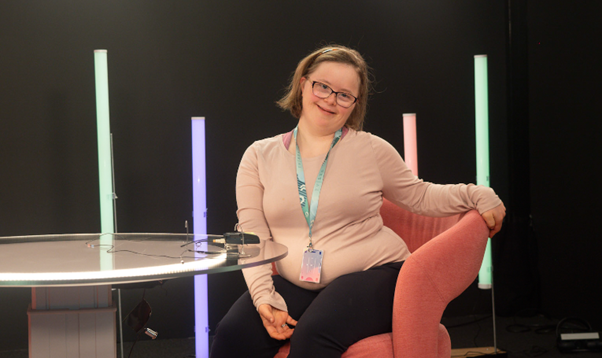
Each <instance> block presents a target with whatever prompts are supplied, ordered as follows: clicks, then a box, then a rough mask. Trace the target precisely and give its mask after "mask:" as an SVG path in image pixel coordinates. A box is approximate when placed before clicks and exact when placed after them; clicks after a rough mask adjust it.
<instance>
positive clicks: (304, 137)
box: [289, 123, 334, 158]
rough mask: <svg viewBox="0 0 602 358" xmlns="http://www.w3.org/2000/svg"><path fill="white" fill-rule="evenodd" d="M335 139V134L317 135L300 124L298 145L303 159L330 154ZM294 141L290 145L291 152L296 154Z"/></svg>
mask: <svg viewBox="0 0 602 358" xmlns="http://www.w3.org/2000/svg"><path fill="white" fill-rule="evenodd" d="M333 138H334V133H316V132H315V131H311V130H309V129H308V128H305V126H303V125H302V123H299V128H298V130H297V141H296V143H297V146H298V147H299V152H300V153H301V157H303V158H313V157H317V156H320V155H325V154H326V153H328V150H329V149H330V145H331V144H332V139H333ZM292 139H293V140H291V144H290V145H289V152H291V153H293V154H294V153H295V150H296V146H295V138H292Z"/></svg>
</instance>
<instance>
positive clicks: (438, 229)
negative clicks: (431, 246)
mask: <svg viewBox="0 0 602 358" xmlns="http://www.w3.org/2000/svg"><path fill="white" fill-rule="evenodd" d="M380 215H381V216H382V218H383V223H384V225H385V226H386V227H388V228H390V229H391V230H393V231H395V233H397V235H399V236H400V237H401V238H402V239H403V241H404V242H405V243H406V244H407V245H408V249H409V250H410V252H414V251H416V250H417V249H418V248H419V247H420V246H422V245H424V244H425V243H427V242H428V241H429V240H430V239H432V238H434V237H435V236H437V235H439V234H440V233H442V232H444V231H445V230H447V229H449V228H450V227H452V226H454V224H456V223H457V222H458V221H460V219H461V218H462V216H464V215H465V214H464V213H463V214H458V215H453V216H447V217H441V218H434V217H429V216H423V215H418V214H414V213H411V212H409V211H407V210H405V209H402V208H400V207H399V206H397V205H395V204H393V203H392V202H390V201H389V200H387V199H383V206H382V207H381V209H380Z"/></svg>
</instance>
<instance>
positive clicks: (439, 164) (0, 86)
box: [0, 0, 602, 349]
mask: <svg viewBox="0 0 602 358" xmlns="http://www.w3.org/2000/svg"><path fill="white" fill-rule="evenodd" d="M601 16H602V2H600V1H598V0H591V1H579V2H573V1H568V0H565V1H562V0H531V1H514V0H509V1H502V0H495V1H493V0H492V1H482V0H462V1H453V2H452V1H443V0H440V1H435V0H428V1H425V0H408V1H378V2H366V1H327V2H324V1H297V2H281V1H252V2H251V1H248V2H247V1H232V0H229V1H217V0H216V1H184V0H183V1H158V0H153V1H151V0H144V1H143V0H130V1H122V0H108V1H102V2H88V1H76V0H71V1H68V0H55V1H51V2H47V1H41V0H40V1H18V0H4V1H2V2H0V236H9V235H28V234H47V233H79V232H98V231H99V230H100V220H99V216H100V213H99V204H98V169H97V166H98V162H97V146H96V108H95V93H94V62H93V50H94V49H107V50H108V63H109V91H110V107H111V131H112V133H113V140H114V152H115V180H116V191H117V195H118V197H119V199H118V200H117V215H118V229H119V231H121V232H184V231H185V229H184V221H185V220H189V221H191V212H192V198H191V196H192V185H191V176H192V170H191V167H190V163H191V154H190V153H191V143H190V117H193V116H204V117H206V121H207V123H206V126H207V144H206V150H207V206H208V231H209V232H210V233H223V232H226V231H230V230H232V227H233V225H234V224H235V223H236V203H235V196H234V182H235V176H236V171H237V167H238V163H239V160H240V158H241V156H242V153H243V152H244V150H245V149H246V147H247V146H248V145H250V144H251V143H252V142H253V141H254V140H257V139H261V138H265V137H268V136H272V135H276V134H279V133H282V132H285V131H288V130H290V129H292V128H293V127H294V126H295V120H294V119H293V118H292V117H291V116H290V115H289V114H288V113H284V112H282V111H280V110H279V109H278V108H277V107H276V106H275V104H274V102H275V101H276V100H277V99H279V97H280V96H281V95H282V94H283V89H284V87H285V86H286V84H287V80H288V79H289V76H290V74H291V73H292V71H293V70H294V68H295V66H296V64H297V62H298V61H299V60H300V59H301V58H302V57H304V56H305V55H306V54H307V53H309V52H310V51H312V50H314V49H315V48H316V47H318V46H320V45H323V44H326V43H331V42H334V43H340V44H343V45H347V46H351V47H353V48H356V49H357V50H358V51H360V52H361V53H362V54H364V55H365V57H366V59H367V61H368V63H369V65H370V66H371V67H372V68H373V74H374V78H375V90H376V91H375V93H374V95H373V96H372V98H371V101H370V107H369V112H368V117H367V120H366V124H365V130H367V131H369V132H372V133H374V134H376V135H378V136H381V137H383V138H384V139H386V140H388V141H389V142H390V143H392V144H393V145H394V146H395V147H396V148H397V149H398V150H399V151H400V153H401V154H402V155H403V130H402V127H403V120H402V114H403V113H411V112H415V113H417V116H418V155H419V172H420V176H421V177H422V178H424V179H425V180H428V181H432V182H437V183H458V182H464V183H468V182H474V181H475V175H476V169H475V155H474V150H475V143H474V142H475V140H474V76H473V56H474V55H476V54H487V55H488V59H489V105H490V108H489V118H490V145H491V186H492V187H493V188H494V189H495V190H496V191H497V192H498V194H499V195H500V197H501V198H502V200H504V202H505V203H506V206H507V208H508V218H507V220H506V224H505V227H504V230H503V232H501V233H500V234H499V235H498V236H496V240H494V263H495V267H496V271H495V280H496V291H495V292H496V309H497V311H498V313H499V314H501V315H514V314H524V312H525V311H526V310H528V311H530V312H542V313H544V314H547V315H549V316H552V317H556V318H563V317H566V316H578V317H581V318H583V319H586V320H588V321H590V323H592V324H593V325H594V327H595V328H596V329H598V330H599V329H602V310H601V308H600V304H599V303H600V302H601V301H602V294H601V293H600V292H601V290H600V289H599V288H598V287H597V284H598V282H599V281H598V280H599V278H600V273H601V272H602V264H601V263H600V262H601V260H600V259H599V256H600V249H601V244H600V235H599V234H598V230H597V228H596V223H597V222H599V221H598V220H599V214H598V213H597V211H598V210H597V209H598V205H595V204H598V203H599V202H600V198H601V195H600V189H599V186H598V185H597V182H596V181H597V180H596V179H597V177H598V176H597V173H598V172H599V169H598V168H597V167H598V165H597V161H596V160H597V159H598V158H599V157H600V154H601V153H600V152H601V150H600V145H599V144H598V142H597V140H598V138H599V137H600V134H601V130H600V129H601V128H600V127H601V124H600V123H601V122H600V119H601V118H600V102H601V101H600V93H601V91H600V90H601V85H600V83H601V80H602V75H601V73H602V72H601V71H600V69H599V63H600V48H602V47H601V43H600V42H601V40H600V39H601V38H602V28H601V25H600V18H601ZM510 29H512V31H509V30H510ZM1 255H2V253H1V252H0V259H1V257H2V256H1ZM192 286H193V284H192V279H177V280H172V281H168V282H167V283H166V284H165V285H164V286H163V287H162V288H154V289H152V290H150V291H148V292H147V293H146V298H147V300H148V301H149V302H150V304H151V306H153V317H152V318H151V322H150V324H149V325H150V326H151V327H152V328H153V329H155V330H158V331H159V332H160V337H161V338H172V337H190V336H193V335H194V321H193V297H192V295H193V293H192ZM244 290H245V284H244V281H243V280H242V275H241V274H240V273H228V274H216V275H213V276H210V277H209V291H210V297H209V310H210V322H209V323H210V328H211V329H214V328H215V325H216V324H217V322H218V321H219V319H220V318H221V317H222V316H223V314H225V312H226V311H227V309H228V307H229V305H230V304H231V303H232V302H233V301H234V300H235V299H236V298H237V297H238V296H239V295H240V294H241V293H242V292H243V291H244ZM30 295H31V293H30V290H29V289H24V288H0V322H1V324H0V348H3V349H4V348H6V349H11V348H21V347H26V346H27V315H26V309H27V305H28V304H29V302H30ZM123 296H124V297H123V306H124V310H125V311H128V310H129V309H131V308H133V306H134V305H135V304H136V303H137V301H138V300H139V299H140V297H141V296H142V290H140V289H133V290H126V291H124V293H123ZM489 301H490V291H480V290H478V289H476V288H475V285H473V287H471V288H470V289H469V290H468V291H467V292H466V293H465V294H463V295H462V296H461V297H460V298H459V299H458V300H456V301H455V302H453V303H452V305H451V306H450V308H449V310H448V312H447V314H449V315H464V314H470V313H482V312H490V310H491V307H490V304H489V303H488V302H489ZM126 331H127V330H126ZM127 333H128V334H127V335H126V339H127V340H132V339H133V334H131V332H127Z"/></svg>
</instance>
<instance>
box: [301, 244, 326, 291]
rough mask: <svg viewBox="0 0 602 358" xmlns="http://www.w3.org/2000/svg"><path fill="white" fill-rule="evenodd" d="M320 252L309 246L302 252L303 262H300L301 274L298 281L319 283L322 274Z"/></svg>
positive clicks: (321, 255)
mask: <svg viewBox="0 0 602 358" xmlns="http://www.w3.org/2000/svg"><path fill="white" fill-rule="evenodd" d="M323 257H324V255H323V252H322V250H314V249H313V248H312V246H311V244H310V245H309V246H308V247H307V249H305V251H303V261H302V262H301V274H300V275H299V280H301V281H305V282H313V283H320V276H321V274H322V258H323Z"/></svg>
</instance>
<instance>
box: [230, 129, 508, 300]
mask: <svg viewBox="0 0 602 358" xmlns="http://www.w3.org/2000/svg"><path fill="white" fill-rule="evenodd" d="M288 140H290V133H288V134H283V135H278V136H275V137H272V138H267V139H264V140H260V141H257V142H255V143H253V144H252V145H251V146H250V147H249V148H248V149H247V150H246V152H245V153H244V155H243V158H242V161H241V163H240V167H239V170H238V175H237V180H236V199H237V202H238V211H237V214H238V219H239V224H240V226H241V228H242V229H243V230H244V231H246V232H253V233H255V234H257V235H258V236H259V237H260V239H261V240H274V241H275V242H278V243H280V244H283V245H285V246H287V247H288V256H287V257H285V258H284V259H282V260H280V261H278V262H277V263H276V267H277V269H278V272H279V273H280V275H281V276H282V277H284V278H285V279H287V280H288V281H290V282H292V283H294V284H295V285H297V286H300V287H302V288H305V289H308V290H318V289H321V288H324V287H325V286H326V285H328V284H329V283H330V282H332V281H333V280H334V279H336V278H337V277H339V276H341V275H344V274H347V273H351V272H357V271H363V270H367V269H369V268H371V267H375V266H379V265H383V264H386V263H391V262H399V261H403V260H405V259H406V258H407V257H408V256H409V255H410V252H409V251H408V248H407V246H406V244H405V243H404V241H403V239H402V238H400V237H399V236H398V235H397V234H395V233H394V232H393V231H392V230H391V229H389V228H387V227H385V226H383V221H382V218H381V216H380V207H381V205H382V201H383V197H385V198H387V199H388V200H390V201H392V202H393V203H395V204H397V205H399V206H400V207H402V208H404V209H406V210H409V211H411V212H414V213H417V214H421V215H426V216H449V215H454V214H458V213H461V212H465V211H468V210H470V209H477V210H478V211H479V212H480V213H481V214H482V213H484V212H485V211H487V210H490V209H493V208H495V207H496V206H498V205H500V204H501V200H500V199H499V198H498V196H497V195H496V194H495V193H494V191H493V190H492V189H490V188H488V187H484V186H476V185H473V184H468V185H465V184H456V185H438V184H433V183H429V182H425V181H423V180H420V179H418V178H417V177H416V176H414V175H413V174H412V172H411V170H410V169H408V167H407V166H406V165H405V163H404V161H403V160H402V158H401V156H400V155H399V153H398V152H397V151H396V150H395V148H393V146H391V145H390V144H389V143H388V142H386V141H385V140H383V139H381V138H379V137H377V136H375V135H372V134H370V133H367V132H361V131H360V132H358V131H354V130H348V131H346V133H345V135H344V137H343V138H342V139H341V140H340V141H339V143H338V144H337V145H335V146H334V147H333V148H332V150H331V152H330V156H329V159H328V164H327V167H326V172H325V176H324V181H323V185H322V190H321V194H320V202H319V207H318V209H317V215H316V219H315V222H314V225H313V229H312V232H313V235H312V242H313V247H314V249H318V250H323V262H322V277H321V281H320V283H312V282H304V281H300V280H299V274H300V270H301V261H302V255H303V251H304V250H305V249H306V248H307V246H308V244H309V228H308V225H307V221H306V220H305V217H304V215H303V212H302V209H301V205H300V203H299V192H298V188H297V174H296V165H295V155H294V154H291V153H290V152H289V151H288V148H287V146H286V145H285V142H287V141H288ZM293 145H294V143H293ZM325 156H326V155H321V156H318V157H314V158H303V168H304V171H305V180H306V190H307V193H308V199H309V200H311V193H312V191H313V186H314V183H315V180H316V177H317V175H318V172H319V170H320V167H321V165H322V163H323V161H324V158H325ZM243 274H244V277H245V281H246V283H247V286H248V288H249V292H250V294H251V297H252V298H253V303H254V304H255V307H259V306H260V305H261V304H264V303H265V304H269V305H272V306H273V307H275V308H278V309H280V310H283V311H287V307H286V303H285V302H284V300H283V298H282V297H281V296H280V295H279V294H278V292H276V290H275V288H274V285H273V281H272V276H271V275H272V268H271V265H269V264H268V265H263V266H259V267H253V268H249V269H244V270H243Z"/></svg>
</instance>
